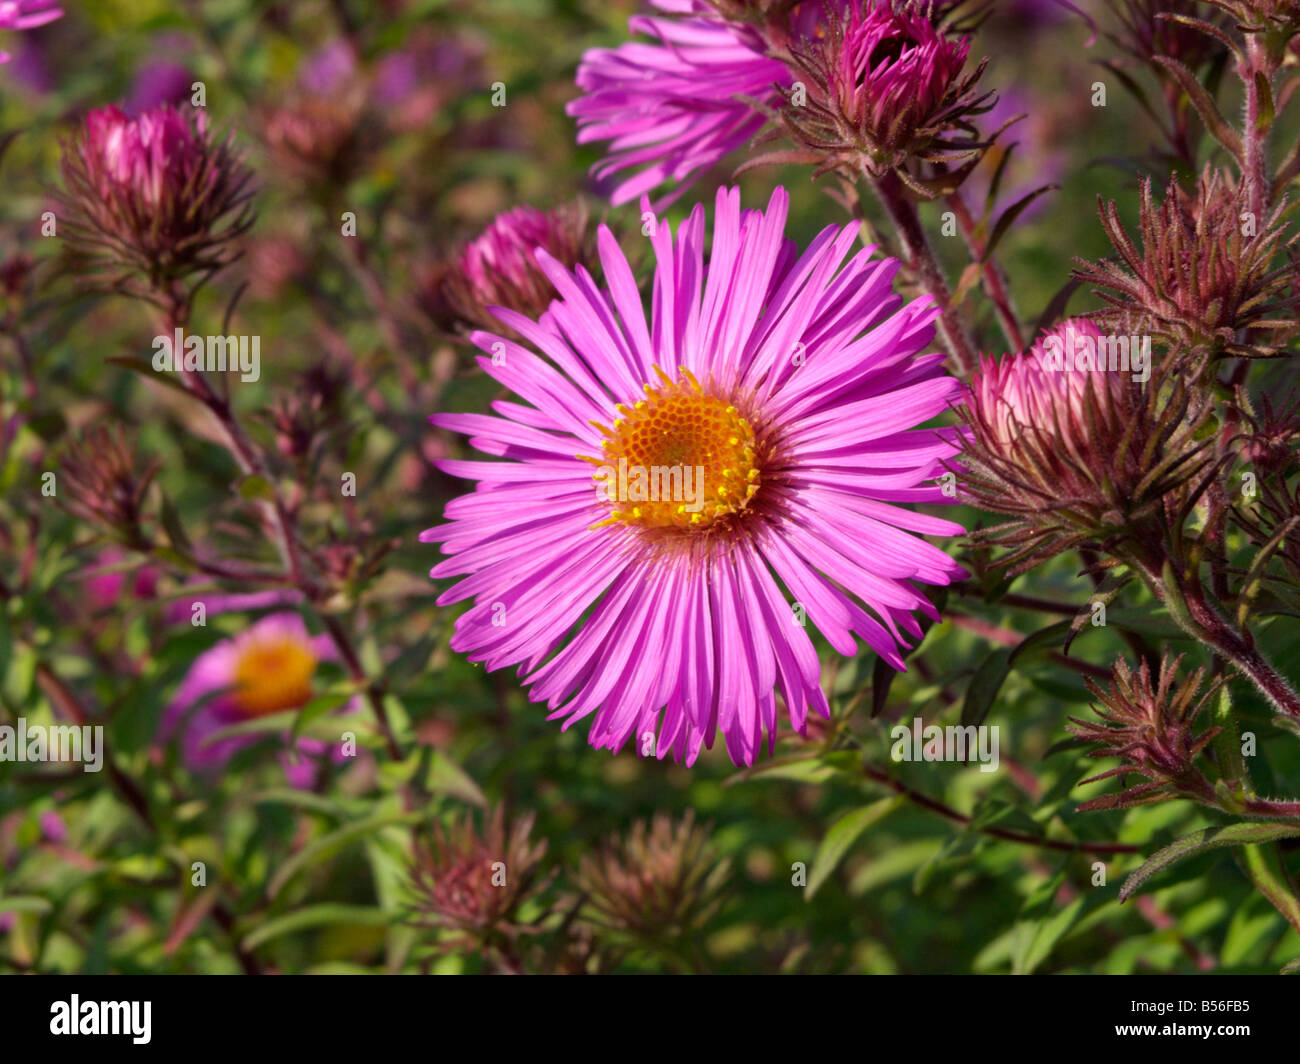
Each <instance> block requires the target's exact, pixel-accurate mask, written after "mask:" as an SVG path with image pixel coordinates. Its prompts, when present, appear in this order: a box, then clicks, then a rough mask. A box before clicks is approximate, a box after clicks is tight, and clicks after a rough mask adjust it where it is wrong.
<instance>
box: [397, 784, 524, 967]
mask: <svg viewBox="0 0 1300 1064" xmlns="http://www.w3.org/2000/svg"><path fill="white" fill-rule="evenodd" d="M533 819H534V818H533V815H532V814H531V813H530V814H528V815H526V816H523V817H521V818H519V819H518V820H515V821H514V822H513V823H512V824H511V825H510V827H509V828H508V829H507V827H506V819H505V811H504V809H503V808H502V807H500V806H498V807H497V809H496V810H495V811H494V812H493V814H492V816H491V818H490V819H489V820H488V821H487V822H486V824H485V825H484V829H483V830H482V831H480V830H479V829H478V828H476V827H475V825H474V817H473V814H471V813H466V814H465V816H464V818H463V819H462V820H460V821H459V822H456V823H453V824H452V825H451V827H450V828H444V827H443V826H442V825H441V824H438V825H435V826H434V828H433V832H432V836H431V838H429V839H427V840H419V841H417V843H416V846H415V865H414V868H413V869H412V883H413V885H414V887H415V890H416V894H417V899H418V900H417V905H418V907H419V909H420V911H421V913H422V914H423V917H424V922H425V923H427V924H428V925H429V926H431V927H434V928H438V929H442V930H449V931H452V932H456V933H457V934H456V935H455V936H454V937H453V939H452V940H451V941H446V942H442V943H440V948H442V949H444V950H452V949H456V948H459V947H460V946H463V945H469V944H479V945H483V944H486V942H487V940H488V939H490V938H491V937H492V936H493V935H494V934H498V935H504V936H506V937H513V936H514V935H515V934H516V933H517V932H518V931H520V930H521V928H519V927H518V926H517V924H516V916H517V913H518V909H519V905H520V903H521V902H523V901H524V900H525V899H526V898H528V897H529V896H530V894H531V893H532V892H533V890H534V888H535V887H536V886H537V873H538V864H539V862H540V861H541V859H542V857H543V855H544V854H545V853H546V843H545V842H533V841H532V839H531V835H532V830H533Z"/></svg>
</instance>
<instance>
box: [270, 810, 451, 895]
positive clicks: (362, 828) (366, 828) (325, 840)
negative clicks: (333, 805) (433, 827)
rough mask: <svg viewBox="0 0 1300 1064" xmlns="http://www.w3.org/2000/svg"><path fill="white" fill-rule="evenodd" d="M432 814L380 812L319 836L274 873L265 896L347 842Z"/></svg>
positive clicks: (277, 889)
mask: <svg viewBox="0 0 1300 1064" xmlns="http://www.w3.org/2000/svg"><path fill="white" fill-rule="evenodd" d="M432 815H433V811H432V810H430V809H422V810H417V811H415V812H412V813H380V814H379V815H378V816H372V817H366V818H365V819H363V820H354V821H353V822H352V823H351V824H345V825H344V826H343V827H341V828H338V829H337V830H335V831H331V832H330V833H329V834H328V835H322V836H321V837H320V838H319V839H315V840H313V841H312V842H309V843H308V844H307V845H306V846H304V847H303V848H302V849H301V850H299V851H298V852H297V853H295V854H294V855H293V856H292V857H290V858H289V859H288V860H287V861H285V862H284V864H282V865H281V866H280V867H279V868H278V869H277V870H276V873H275V875H273V876H272V877H271V881H270V882H269V883H268V884H267V887H266V894H267V897H269V898H274V897H275V896H276V895H277V894H279V893H280V891H281V890H283V889H284V886H285V884H287V883H288V882H289V881H290V880H291V879H293V877H294V876H296V875H297V874H298V873H299V872H302V871H303V870H305V869H307V868H310V867H311V866H312V865H313V864H315V863H316V862H317V861H322V860H324V859H325V858H326V857H330V856H332V855H333V854H335V853H337V852H338V851H339V850H341V849H342V848H343V847H344V846H346V845H347V844H348V843H350V842H354V841H356V840H357V839H361V838H364V837H365V836H366V835H369V834H370V833H371V832H374V831H378V830H379V829H380V828H386V827H388V826H390V825H392V824H414V823H417V822H418V821H420V820H422V819H424V818H426V817H429V816H432Z"/></svg>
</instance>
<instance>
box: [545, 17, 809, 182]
mask: <svg viewBox="0 0 1300 1064" xmlns="http://www.w3.org/2000/svg"><path fill="white" fill-rule="evenodd" d="M652 2H653V4H654V6H655V7H656V8H658V9H659V10H660V11H663V12H665V13H667V14H670V15H674V16H682V17H674V18H659V17H652V16H645V15H637V16H634V17H633V18H632V19H630V20H629V21H628V28H629V29H630V30H631V31H632V32H633V33H642V34H645V35H646V36H649V37H653V38H655V43H653V44H647V43H644V42H641V41H629V42H628V43H626V44H622V45H619V47H617V48H613V49H610V48H593V49H591V50H590V51H588V52H587V53H586V54H585V55H584V56H583V57H582V62H581V64H580V65H579V66H578V74H577V84H578V88H579V89H581V90H582V93H583V95H582V96H581V97H579V98H578V99H576V100H574V101H572V102H571V103H570V104H569V106H568V113H569V114H570V115H572V116H573V117H574V118H576V119H577V120H578V127H579V133H578V143H579V144H587V143H590V142H591V141H604V140H607V141H610V155H609V157H608V158H606V159H604V160H602V161H601V162H600V163H598V164H597V165H596V167H595V168H594V170H593V173H594V174H595V176H596V177H597V179H598V180H601V181H606V179H608V178H610V177H611V176H612V175H615V174H618V173H620V172H622V171H624V170H635V171H636V173H635V174H634V175H633V176H631V177H628V178H625V179H623V180H621V181H620V182H619V183H617V184H615V185H614V187H613V189H612V194H611V196H610V199H611V201H612V202H613V203H614V205H615V206H617V205H619V204H622V203H627V202H628V201H629V200H633V199H635V198H636V197H637V196H639V195H641V194H642V193H644V192H648V191H649V190H650V189H653V188H656V187H658V186H659V185H662V184H663V183H664V182H665V181H668V180H670V179H671V180H675V181H686V179H687V178H689V177H690V176H691V175H693V174H696V173H697V172H698V171H701V170H704V169H706V168H708V167H710V166H712V165H713V164H714V163H716V162H718V161H719V160H720V159H721V158H722V157H723V156H725V155H727V154H729V153H730V152H732V151H734V150H735V149H736V148H739V147H740V146H741V145H742V144H744V143H745V142H746V141H748V140H749V139H750V138H752V137H753V136H754V135H755V134H756V133H758V131H759V130H760V129H762V127H763V123H764V121H765V119H764V117H763V115H762V114H761V113H759V112H757V111H755V110H754V108H753V107H752V106H751V104H749V103H747V102H746V101H745V99H744V97H749V98H751V99H754V100H758V101H761V102H763V103H766V104H768V105H770V106H772V107H775V106H777V105H778V104H779V103H780V102H781V96H780V93H779V92H778V91H777V88H776V85H777V84H778V83H779V84H782V85H788V84H789V83H790V82H791V80H792V79H791V75H790V74H789V72H788V71H787V70H786V68H785V66H784V65H783V64H782V63H780V62H778V61H777V60H774V59H771V58H769V57H768V56H767V55H766V54H765V51H766V45H765V44H764V42H763V40H762V38H761V36H760V35H759V34H758V33H757V32H756V31H754V30H752V29H750V28H748V27H745V26H740V25H737V24H734V23H730V22H727V21H726V20H725V19H723V18H721V17H719V16H718V14H717V12H716V11H715V9H714V8H713V7H712V6H711V5H710V4H708V3H707V2H705V0H652ZM684 189H685V186H683V187H682V188H679V189H678V190H677V191H676V193H674V194H673V195H671V196H669V197H667V198H666V199H665V200H663V201H662V202H663V204H664V205H666V204H668V203H671V202H672V200H673V199H675V198H676V197H677V196H678V195H680V194H681V193H682V191H684Z"/></svg>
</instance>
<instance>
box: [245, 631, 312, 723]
mask: <svg viewBox="0 0 1300 1064" xmlns="http://www.w3.org/2000/svg"><path fill="white" fill-rule="evenodd" d="M315 671H316V655H315V654H314V653H312V650H311V647H309V646H306V645H304V644H303V643H300V642H298V641H297V640H294V639H290V638H286V637H277V638H274V639H268V640H265V641H261V642H253V643H250V644H249V645H248V646H247V647H245V648H244V649H243V650H242V651H241V652H240V654H239V658H238V660H237V661H236V662H235V690H234V693H233V694H232V696H231V697H232V698H233V699H234V701H235V703H236V704H237V705H238V706H239V709H240V712H242V713H243V714H244V715H245V716H248V717H261V716H265V715H266V714H268V713H278V712H279V711H280V710H282V709H296V708H297V707H298V706H301V705H305V704H306V703H307V702H308V701H309V700H310V699H311V679H312V675H313V674H314V673H315Z"/></svg>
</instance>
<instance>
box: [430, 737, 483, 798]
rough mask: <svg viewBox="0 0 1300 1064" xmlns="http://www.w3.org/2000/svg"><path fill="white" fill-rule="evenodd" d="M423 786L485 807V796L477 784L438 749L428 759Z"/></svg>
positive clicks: (437, 792)
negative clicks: (427, 768) (427, 771)
mask: <svg viewBox="0 0 1300 1064" xmlns="http://www.w3.org/2000/svg"><path fill="white" fill-rule="evenodd" d="M425 786H426V787H428V788H429V790H430V791H432V792H433V793H435V794H450V795H451V796H452V797H453V798H459V799H460V800H461V801H463V802H468V803H469V804H470V805H477V806H479V807H480V808H482V809H486V808H487V805H488V800H487V796H486V795H485V794H484V793H483V792H482V791H481V790H479V786H478V784H477V783H475V782H474V781H473V780H472V779H471V778H470V776H469V774H468V773H467V772H466V771H465V770H464V769H463V768H461V767H460V766H459V765H458V764H456V762H454V761H453V760H452V759H451V758H449V757H448V756H447V755H446V754H444V753H442V752H441V751H440V750H435V751H434V752H433V757H432V758H430V761H429V774H428V776H426V777H425Z"/></svg>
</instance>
